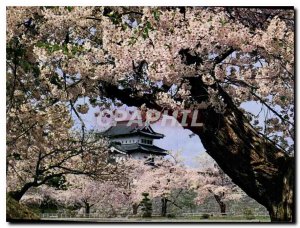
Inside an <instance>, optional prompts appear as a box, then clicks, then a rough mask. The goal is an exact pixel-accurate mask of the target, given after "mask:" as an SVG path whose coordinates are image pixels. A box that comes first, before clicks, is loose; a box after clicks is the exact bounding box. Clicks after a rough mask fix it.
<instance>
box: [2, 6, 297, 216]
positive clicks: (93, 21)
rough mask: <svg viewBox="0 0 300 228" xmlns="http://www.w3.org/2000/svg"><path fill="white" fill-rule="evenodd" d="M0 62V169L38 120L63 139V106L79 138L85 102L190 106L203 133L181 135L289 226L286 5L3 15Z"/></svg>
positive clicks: (290, 82)
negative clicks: (1, 110) (3, 68)
mask: <svg viewBox="0 0 300 228" xmlns="http://www.w3.org/2000/svg"><path fill="white" fill-rule="evenodd" d="M6 62H7V118H8V119H7V129H8V136H7V141H8V144H9V145H10V146H9V148H8V157H10V158H13V159H9V162H8V163H14V162H15V161H17V159H18V156H21V158H22V159H23V157H24V154H26V153H27V151H28V150H27V149H28V148H26V150H24V147H25V145H26V146H28V145H29V144H30V146H31V147H33V146H34V148H38V149H36V151H38V150H40V149H41V147H42V146H40V145H39V144H40V142H41V141H42V140H40V139H39V140H37V139H38V137H40V138H41V137H44V136H43V132H44V134H46V133H45V132H46V129H47V128H48V129H49V127H48V124H40V120H41V121H43V118H45V120H47V119H48V118H50V119H51V118H53V117H54V116H57V118H58V119H59V120H61V123H62V124H59V123H60V122H58V123H57V124H56V125H55V121H54V125H53V127H54V128H57V127H59V129H61V132H63V133H64V134H66V133H65V132H66V129H67V128H68V127H67V126H68V125H72V123H71V119H70V118H69V117H70V115H67V111H69V110H72V112H73V113H75V115H76V117H77V120H78V121H79V123H80V126H81V131H82V132H81V136H83V135H84V131H85V124H84V122H83V121H82V118H81V116H80V115H81V114H80V113H83V114H84V113H86V112H87V111H88V109H89V105H92V106H103V105H107V102H110V103H111V102H113V103H116V102H118V103H124V104H127V105H128V106H135V107H141V106H142V105H144V107H146V108H147V109H150V110H151V109H153V110H156V111H159V112H165V111H167V114H171V113H173V112H174V111H178V112H179V113H180V112H181V111H182V110H184V109H189V110H200V112H199V115H198V119H200V120H201V122H203V127H195V126H192V124H191V120H190V116H188V118H187V122H188V124H187V126H185V127H186V128H188V129H190V130H191V131H193V133H194V134H196V135H198V136H199V137H200V139H201V141H202V143H203V145H204V147H205V149H206V150H207V153H209V154H210V155H211V156H212V157H213V159H214V160H215V161H216V162H217V163H218V165H219V166H220V167H221V168H222V170H224V172H225V173H226V174H227V175H228V176H229V177H230V178H231V179H232V181H233V182H234V183H235V184H237V185H238V186H239V187H241V188H242V189H243V190H244V191H245V192H246V193H247V194H248V195H249V196H250V197H252V198H254V199H256V200H257V201H258V202H259V203H261V204H262V205H264V206H265V207H266V208H267V209H268V211H269V213H270V217H271V219H272V221H292V220H293V219H294V210H293V208H294V194H293V189H294V164H295V162H294V156H293V151H294V145H293V139H294V121H293V119H294V95H293V94H294V10H293V9H292V8H285V9H279V8H278V9H268V8H234V7H8V8H7V61H6ZM79 98H87V100H88V102H86V103H85V104H83V105H81V106H76V102H77V101H78V99H79ZM249 101H252V102H256V103H257V104H260V105H261V107H262V109H264V110H267V111H266V112H267V113H268V114H266V116H265V118H264V120H261V119H260V118H259V115H253V113H248V112H246V111H243V110H241V109H240V105H241V104H243V103H245V102H249ZM203 103H205V104H207V105H208V107H207V109H203V108H202V109H201V108H200V107H203ZM55 108H58V109H59V111H53V112H54V114H52V116H53V117H51V115H50V117H49V114H48V110H55ZM46 110H47V112H46ZM43 112H46V114H45V115H46V117H44V116H43ZM29 113H30V114H29ZM165 113H166V112H165ZM177 118H178V120H179V121H181V120H182V119H183V118H182V115H178V117H177ZM51 124H52V123H51ZM57 125H59V126H57ZM63 128H64V129H63ZM48 131H50V132H51V131H53V132H55V131H56V130H53V129H52V128H50V130H48ZM57 131H58V130H57ZM34 132H35V134H37V136H34V139H35V140H31V141H30V143H24V138H25V139H29V138H30V137H33V136H30V135H33V133H34ZM58 132H60V131H58ZM59 138H60V137H57V139H59ZM11 145H13V146H11ZM13 147H14V148H15V149H14V150H13V149H12V148H13ZM45 147H47V146H46V145H45ZM19 148H21V149H19ZM22 148H23V149H22ZM16 151H17V152H16ZM37 154H38V153H37ZM24 161H25V160H24ZM57 175H58V174H57ZM36 176H37V175H36ZM31 181H32V180H31ZM36 182H37V179H34V180H33V183H36ZM38 183H40V182H38ZM17 198H18V197H17Z"/></svg>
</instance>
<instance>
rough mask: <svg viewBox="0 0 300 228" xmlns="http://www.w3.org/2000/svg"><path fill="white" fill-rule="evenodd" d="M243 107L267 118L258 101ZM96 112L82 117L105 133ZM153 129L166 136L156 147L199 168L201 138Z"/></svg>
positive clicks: (180, 131) (177, 129)
mask: <svg viewBox="0 0 300 228" xmlns="http://www.w3.org/2000/svg"><path fill="white" fill-rule="evenodd" d="M78 103H83V101H79V102H78ZM241 107H242V108H243V109H245V110H246V111H249V112H251V113H253V114H255V115H257V114H258V113H260V115H259V119H260V122H262V121H263V119H264V118H265V112H264V110H263V111H262V112H261V108H262V106H261V104H260V103H258V102H256V101H249V102H244V103H242V104H241ZM129 109H130V108H129ZM96 112H99V109H98V108H93V107H91V106H90V110H89V112H88V113H87V114H85V115H82V114H81V117H82V119H83V120H84V122H85V124H86V127H87V129H89V130H98V131H99V130H100V131H101V130H102V131H103V130H104V129H102V128H99V125H98V124H97V118H96V117H95V115H94V114H95V113H96ZM73 118H74V119H76V118H77V117H76V116H75V115H73ZM78 124H79V123H78ZM151 127H152V128H153V130H154V131H156V132H158V133H161V134H164V135H165V137H164V138H162V139H157V140H154V145H156V146H158V147H161V148H163V149H165V150H168V151H171V152H172V153H176V152H180V154H181V156H182V158H183V159H184V163H185V165H187V166H189V167H197V166H199V162H197V157H199V156H200V155H201V154H202V153H205V148H204V147H203V145H202V143H201V140H200V138H199V136H197V135H194V134H192V132H191V131H190V130H187V129H184V128H183V127H178V126H177V127H171V126H161V125H160V124H159V122H157V123H154V124H152V125H151Z"/></svg>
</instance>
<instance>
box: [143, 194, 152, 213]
mask: <svg viewBox="0 0 300 228" xmlns="http://www.w3.org/2000/svg"><path fill="white" fill-rule="evenodd" d="M142 196H143V199H142V201H141V206H142V211H143V215H142V217H144V218H149V217H151V215H152V202H151V200H150V199H149V198H148V196H149V193H146V192H144V193H142Z"/></svg>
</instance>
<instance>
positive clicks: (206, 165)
mask: <svg viewBox="0 0 300 228" xmlns="http://www.w3.org/2000/svg"><path fill="white" fill-rule="evenodd" d="M198 160H199V163H200V164H199V166H200V168H198V169H196V170H194V172H196V173H197V174H198V175H199V177H198V179H197V177H196V178H193V180H192V182H193V185H194V189H195V191H196V192H197V198H196V202H197V203H198V204H201V203H203V202H204V200H205V199H206V198H208V197H209V196H213V197H214V198H215V200H216V202H217V203H218V205H219V207H220V213H222V214H225V213H226V204H225V203H226V202H227V201H230V200H239V199H241V198H242V197H243V195H242V192H241V189H239V188H238V187H237V186H236V185H235V184H233V183H232V181H231V180H230V178H229V177H228V176H227V175H226V174H225V173H224V172H223V171H222V170H221V169H220V167H219V166H218V165H217V164H216V163H215V162H214V161H213V159H212V158H211V157H210V156H209V155H208V154H206V153H205V152H204V153H202V154H201V156H199V159H198ZM197 174H194V175H197Z"/></svg>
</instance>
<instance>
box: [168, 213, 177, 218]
mask: <svg viewBox="0 0 300 228" xmlns="http://www.w3.org/2000/svg"><path fill="white" fill-rule="evenodd" d="M167 217H168V218H175V217H176V215H175V214H173V213H170V214H167Z"/></svg>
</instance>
